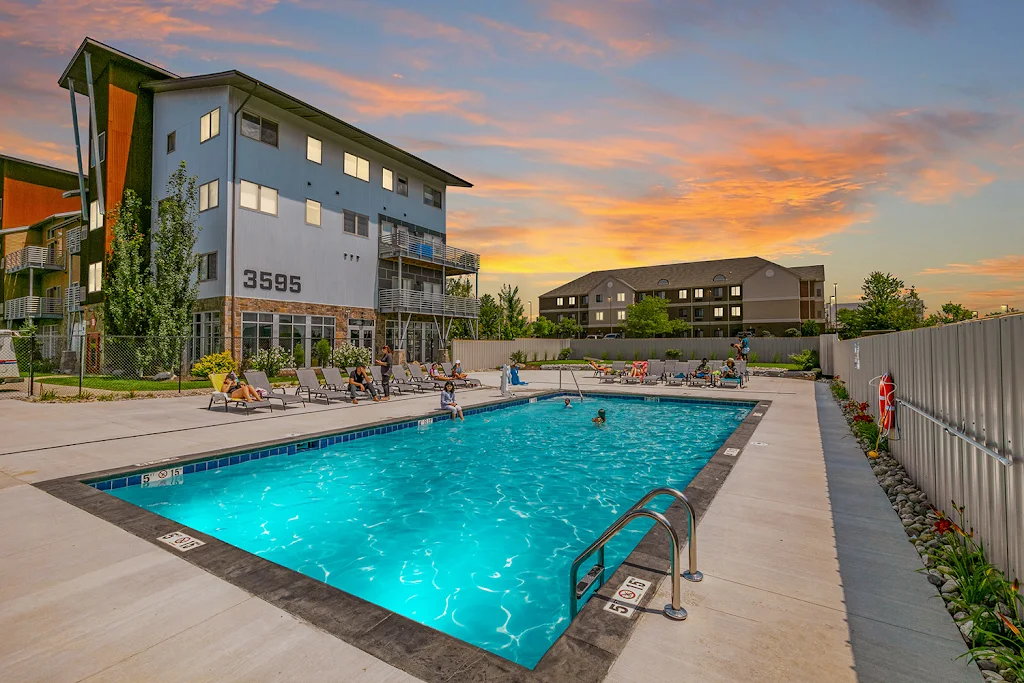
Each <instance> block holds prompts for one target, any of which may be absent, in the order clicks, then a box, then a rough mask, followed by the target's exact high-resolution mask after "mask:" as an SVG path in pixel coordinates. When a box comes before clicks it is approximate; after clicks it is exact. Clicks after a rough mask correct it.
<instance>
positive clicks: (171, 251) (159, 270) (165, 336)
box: [151, 161, 199, 367]
mask: <svg viewBox="0 0 1024 683" xmlns="http://www.w3.org/2000/svg"><path fill="white" fill-rule="evenodd" d="M198 197H199V194H198V191H197V189H196V178H195V176H191V177H190V176H189V175H188V173H187V171H186V168H185V162H184V161H182V162H181V164H180V165H179V166H178V168H177V169H176V170H175V171H174V173H172V174H171V177H170V178H169V179H168V181H167V191H166V197H165V198H164V199H162V200H160V203H159V204H158V205H157V219H158V223H159V227H158V228H157V230H156V232H155V233H154V235H153V309H152V310H153V316H152V324H151V332H152V334H154V335H155V340H156V343H157V346H158V356H157V359H158V361H159V363H160V364H161V365H162V366H163V367H173V366H174V362H175V361H176V359H177V355H178V354H179V353H180V352H181V338H183V337H185V336H186V335H188V333H189V330H190V327H191V323H192V309H193V308H195V303H196V299H197V298H198V297H199V283H198V281H197V279H196V272H197V270H198V268H199V256H198V255H197V254H196V253H195V245H196V236H197V231H198V229H199V227H198V225H197V219H198V211H197V205H198Z"/></svg>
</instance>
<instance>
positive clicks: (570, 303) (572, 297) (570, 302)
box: [569, 296, 576, 306]
mask: <svg viewBox="0 0 1024 683" xmlns="http://www.w3.org/2000/svg"><path fill="white" fill-rule="evenodd" d="M569 305H570V306H575V305H576V297H574V296H570V297H569Z"/></svg>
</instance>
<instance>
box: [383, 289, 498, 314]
mask: <svg viewBox="0 0 1024 683" xmlns="http://www.w3.org/2000/svg"><path fill="white" fill-rule="evenodd" d="M377 308H378V309H379V310H380V312H381V313H423V314H426V315H443V316H447V317H449V318H479V317H480V300H479V299H473V298H471V297H465V296H448V295H446V294H433V293H430V292H417V291H416V290H413V289H382V290H380V294H379V296H378V305H377Z"/></svg>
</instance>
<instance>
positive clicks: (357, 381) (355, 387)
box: [348, 365, 380, 403]
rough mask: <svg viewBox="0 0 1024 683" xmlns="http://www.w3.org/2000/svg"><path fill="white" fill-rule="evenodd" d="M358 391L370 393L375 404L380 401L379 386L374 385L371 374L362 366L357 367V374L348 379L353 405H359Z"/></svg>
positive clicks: (354, 373)
mask: <svg viewBox="0 0 1024 683" xmlns="http://www.w3.org/2000/svg"><path fill="white" fill-rule="evenodd" d="M357 391H365V392H366V393H368V394H369V395H370V398H372V399H373V401H374V403H376V402H378V401H380V398H379V397H378V394H379V393H380V392H379V391H378V390H377V385H376V384H374V383H373V378H372V377H370V373H368V372H367V371H366V368H364V367H363V366H362V365H359V366H357V367H356V370H355V372H353V373H352V376H351V377H349V378H348V393H349V395H351V396H352V403H359V400H358V399H357V398H356V392H357Z"/></svg>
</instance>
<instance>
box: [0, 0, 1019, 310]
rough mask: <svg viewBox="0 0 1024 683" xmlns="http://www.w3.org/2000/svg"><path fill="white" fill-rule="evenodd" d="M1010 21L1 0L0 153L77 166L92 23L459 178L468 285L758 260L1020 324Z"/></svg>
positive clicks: (756, 11) (550, 5) (782, 11)
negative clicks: (71, 105) (882, 280)
mask: <svg viewBox="0 0 1024 683" xmlns="http://www.w3.org/2000/svg"><path fill="white" fill-rule="evenodd" d="M1022 26H1024V2H1021V1H1020V0H985V1H984V2H977V0H974V1H957V0H728V1H726V0H719V1H715V0H666V1H664V2H654V1H648V0H571V1H568V2H552V1H546V0H521V1H520V2H514V3H513V2H481V1H479V0H478V1H477V2H468V1H467V2H462V1H452V2H443V3H441V2H422V1H421V2H404V1H403V0H391V1H390V2H387V3H384V2H359V1H352V2H345V1H342V0H313V1H311V2H307V1H305V0H280V1H278V0H247V1H243V0H179V1H176V2H173V3H172V2H162V3H158V2H145V1H143V0H104V2H102V3H96V2H91V1H87V0H40V1H39V2H15V1H14V0H0V64H2V65H3V68H2V69H0V88H2V96H0V152H2V153H4V154H9V155H12V156H19V157H25V158H29V159H33V160H37V161H40V162H43V163H48V164H53V165H56V166H61V167H64V168H68V169H70V168H72V167H73V163H74V162H73V151H74V150H73V142H72V140H73V139H72V132H71V127H70V114H69V112H68V100H67V92H66V91H65V90H61V89H59V88H58V87H57V77H58V76H59V75H60V72H61V70H62V69H63V67H64V66H65V65H66V64H67V62H68V60H69V59H70V57H71V55H72V53H73V52H74V50H75V49H76V48H77V47H78V45H79V44H80V43H81V41H82V39H83V37H84V36H86V35H89V36H90V37H93V38H95V39H97V40H100V41H103V42H106V43H108V44H111V45H113V46H115V47H117V48H119V49H121V50H123V51H125V52H128V53H130V54H133V55H136V56H138V57H140V58H143V59H146V60H148V61H151V62H154V63H156V64H159V65H161V66H164V67H165V68H167V69H169V70H171V71H173V72H175V73H178V74H180V75H191V74H197V73H208V72H215V71H222V70H225V69H232V68H235V69H238V70H240V71H244V72H246V73H249V74H251V75H253V76H256V77H258V78H261V79H263V80H265V81H266V82H268V83H270V84H271V85H274V86H276V87H278V88H280V89H282V90H285V91H287V92H290V93H292V94H294V95H296V96H298V97H300V98H302V99H304V100H306V101H308V102H310V103H312V104H315V105H317V106H319V107H320V108H322V109H325V110H327V111H330V112H332V113H333V114H335V115H337V116H339V117H341V118H344V119H346V120H348V121H350V122H352V123H354V124H356V125H358V126H361V127H363V128H365V129H366V130H368V131H370V132H372V133H374V134H376V135H378V136H380V137H383V138H385V139H387V140H389V141H391V142H393V143H395V144H397V145H399V146H402V147H405V148H407V149H409V150H410V151H412V152H414V153H417V154H419V155H421V156H423V157H425V158H426V159H428V160H429V161H431V162H433V163H436V164H437V165H439V166H441V167H443V168H445V169H447V170H449V171H451V172H453V173H455V174H456V175H459V176H461V177H463V178H466V179H467V180H469V181H470V182H472V183H474V185H475V187H474V188H473V189H471V190H459V189H454V190H451V191H450V192H449V195H448V219H449V233H450V242H451V243H452V244H453V245H455V246H459V247H463V248H467V249H470V250H473V251H479V252H480V253H481V254H482V255H483V271H482V273H481V290H482V291H485V292H487V291H489V292H492V293H494V292H496V291H497V290H498V288H499V287H500V285H501V283H504V282H508V283H511V284H513V285H518V286H519V287H520V290H521V291H522V292H523V293H524V295H525V299H524V300H530V299H533V301H534V307H536V296H537V294H539V293H540V292H543V291H545V290H547V289H549V288H551V287H553V286H556V285H558V284H561V283H562V282H564V281H566V280H568V279H571V278H573V277H576V276H577V275H580V274H582V273H584V272H587V271H590V270H595V269H605V268H614V267H620V266H634V265H647V264H655V263H665V262H672V261H691V260H701V259H709V258H723V257H733V256H748V255H760V256H763V257H766V258H769V259H772V260H775V261H778V262H779V263H781V264H783V265H807V264H814V263H824V264H825V266H826V273H827V277H828V280H829V282H830V283H831V282H838V283H839V294H840V300H841V301H849V300H854V299H855V298H856V296H857V294H858V292H859V287H860V283H861V281H862V280H863V278H864V276H865V275H866V274H867V273H868V272H869V271H870V270H883V271H892V272H893V273H895V274H897V275H899V276H900V277H902V278H903V279H905V280H906V282H907V284H908V285H909V284H914V285H916V286H917V288H918V289H919V291H920V292H921V294H922V296H923V298H924V300H925V302H926V303H927V304H928V305H929V307H930V308H936V307H938V306H939V305H941V304H942V303H944V302H946V301H948V300H950V299H952V300H954V301H957V302H959V303H964V304H966V305H968V306H970V307H971V308H974V309H980V310H981V311H982V313H983V314H984V313H985V312H988V311H990V310H995V309H996V308H997V307H998V306H999V305H1000V304H1010V305H1014V306H1016V307H1018V308H1024V228H1022V226H1024V182H1022V181H1024V69H1022V68H1021V66H1022V64H1024V41H1022V40H1021V39H1020V32H1021V27H1022ZM830 289H831V287H830ZM534 312H536V311H534Z"/></svg>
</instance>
